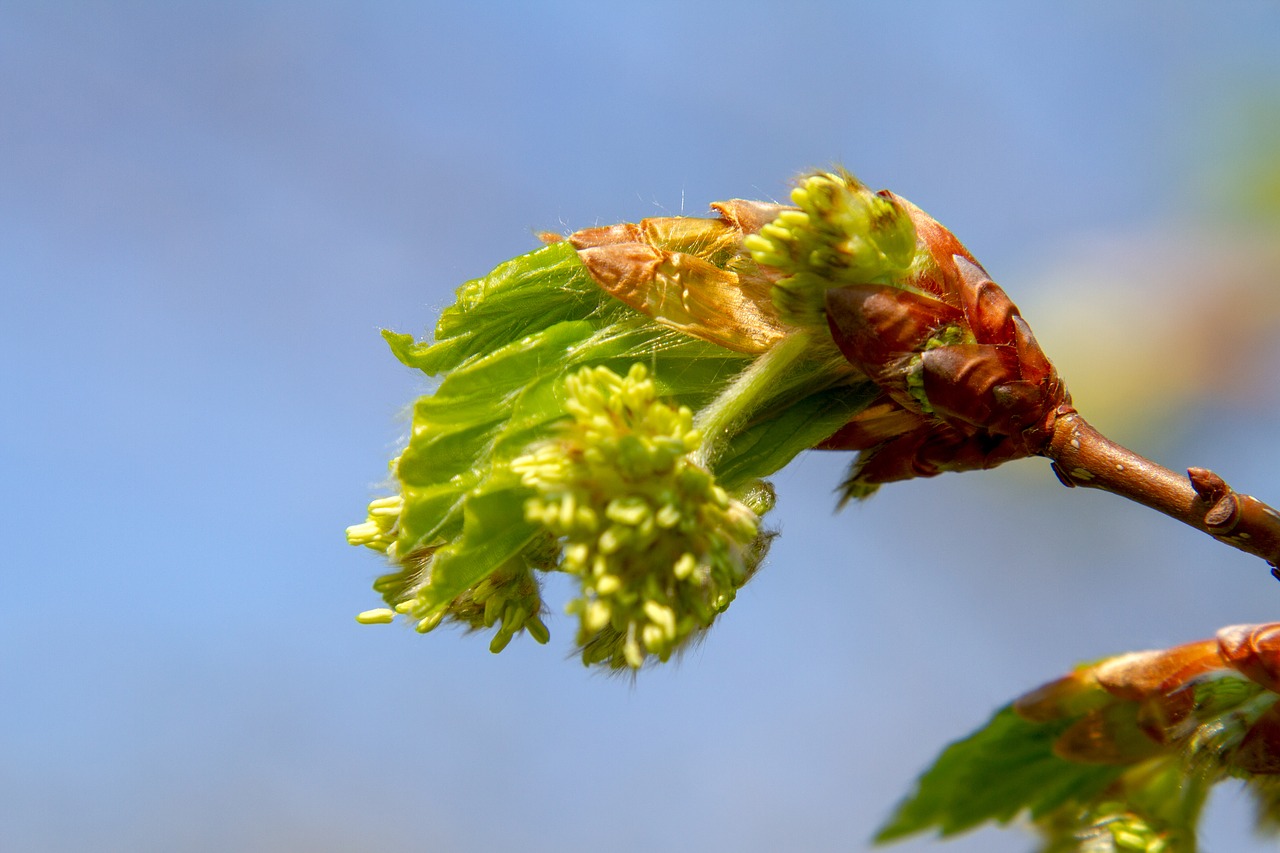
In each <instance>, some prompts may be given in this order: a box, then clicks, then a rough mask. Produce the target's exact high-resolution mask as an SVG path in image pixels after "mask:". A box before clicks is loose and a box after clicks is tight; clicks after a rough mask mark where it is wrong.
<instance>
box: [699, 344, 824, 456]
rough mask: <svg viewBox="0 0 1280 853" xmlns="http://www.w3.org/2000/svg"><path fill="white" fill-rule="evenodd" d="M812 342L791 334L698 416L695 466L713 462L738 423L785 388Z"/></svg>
mask: <svg viewBox="0 0 1280 853" xmlns="http://www.w3.org/2000/svg"><path fill="white" fill-rule="evenodd" d="M811 341H812V337H811V335H810V334H809V332H807V331H805V330H803V329H797V330H795V331H793V332H791V333H790V334H788V335H787V336H786V337H785V338H783V339H782V340H781V341H779V342H778V343H776V344H774V345H773V347H771V348H770V349H769V351H768V352H766V353H764V354H763V355H761V356H760V357H759V358H757V359H756V360H755V361H754V362H752V363H751V366H750V367H748V368H747V369H746V370H744V371H742V373H740V374H739V375H738V377H737V378H736V379H734V380H733V382H731V383H729V387H728V388H725V389H724V391H722V392H721V393H720V396H718V397H716V399H715V400H713V401H712V402H711V405H709V406H707V407H706V408H705V409H703V410H702V411H701V412H699V413H698V416H697V419H696V420H695V421H694V426H696V427H697V428H698V429H699V430H701V431H702V446H701V447H699V448H698V449H697V451H696V452H695V454H694V458H695V460H696V461H697V462H698V464H700V465H704V466H705V465H707V464H709V463H710V462H712V461H714V459H715V458H716V456H717V455H718V454H719V453H720V451H721V450H722V449H723V447H724V443H725V441H726V440H727V439H728V438H730V437H731V436H732V434H733V428H734V427H735V426H736V425H737V424H738V422H739V421H741V420H742V419H743V418H745V417H747V416H748V415H750V414H751V413H752V412H753V411H755V410H756V409H758V408H759V407H760V406H761V404H763V403H765V402H766V401H767V400H769V399H770V398H771V397H773V396H775V395H776V394H777V393H778V392H779V391H780V390H782V389H785V388H786V387H787V385H786V382H785V376H786V374H787V373H788V372H789V371H791V370H792V369H793V368H794V366H795V364H796V362H797V361H798V360H799V359H800V358H801V356H803V355H805V354H806V353H807V352H808V350H809V344H810V342H811Z"/></svg>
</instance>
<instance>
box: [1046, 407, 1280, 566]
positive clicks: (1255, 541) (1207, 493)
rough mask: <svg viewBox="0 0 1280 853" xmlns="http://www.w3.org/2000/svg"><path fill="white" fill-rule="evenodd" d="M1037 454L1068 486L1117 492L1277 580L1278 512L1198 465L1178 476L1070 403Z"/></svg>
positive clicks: (1279, 552)
mask: <svg viewBox="0 0 1280 853" xmlns="http://www.w3.org/2000/svg"><path fill="white" fill-rule="evenodd" d="M1042 455H1044V456H1047V457H1049V459H1051V460H1053V471H1054V473H1055V474H1057V475H1058V479H1059V480H1061V481H1062V484H1063V485H1065V486H1068V487H1074V486H1084V487H1086V488H1090V489H1102V490H1103V491H1106V492H1111V493H1112V494H1116V495H1120V496H1121V497H1125V498H1128V499H1129V500H1131V501H1137V502H1138V503H1140V504H1142V505H1143V506H1147V507H1150V508H1151V509H1154V510H1156V511H1157V512H1162V513H1164V514H1165V515H1167V516H1170V517H1171V518H1176V519H1178V520H1179V521H1181V522H1183V523H1184V524H1189V525H1191V526H1192V527H1194V528H1196V529H1197V530H1200V531H1203V532H1204V533H1208V534H1209V535H1210V536H1212V537H1213V538H1214V539H1217V540H1218V541H1219V542H1223V543H1225V544H1227V545H1230V546H1231V547H1233V548H1239V549H1240V550H1241V551H1244V552H1245V553H1246V554H1253V555H1254V556H1257V557H1261V558H1262V559H1264V560H1266V561H1267V562H1268V563H1270V564H1271V567H1272V569H1271V573H1272V574H1273V575H1275V576H1276V578H1277V579H1280V569H1278V568H1277V563H1280V512H1276V510H1274V509H1272V508H1271V507H1269V506H1267V505H1266V504H1264V503H1263V502H1262V501H1260V500H1258V499H1257V498H1254V497H1251V496H1249V495H1243V494H1240V493H1239V492H1237V491H1235V490H1234V489H1232V488H1231V487H1230V486H1228V485H1227V484H1226V483H1225V482H1224V481H1223V479H1222V478H1221V477H1219V476H1218V475H1217V474H1215V473H1213V472H1212V471H1209V470H1207V469H1204V468H1189V469H1187V476H1186V477H1183V476H1181V475H1179V474H1176V473H1174V472H1173V471H1170V470H1169V469H1168V468H1165V467H1162V466H1160V465H1157V464H1156V463H1154V462H1152V461H1151V460H1149V459H1144V458H1143V457H1141V456H1139V455H1138V454H1136V453H1134V452H1133V451H1132V450H1129V449H1127V448H1124V447H1121V446H1120V445H1118V444H1116V443H1115V442H1114V441H1111V440H1110V439H1108V438H1107V437H1106V436H1104V435H1102V433H1100V432H1098V431H1097V430H1096V429H1094V428H1093V427H1092V426H1090V425H1089V424H1088V422H1086V421H1085V419H1084V418H1082V417H1080V415H1079V414H1078V413H1077V412H1076V411H1075V409H1073V408H1071V407H1070V406H1063V407H1060V409H1059V410H1058V417H1057V419H1056V420H1055V422H1054V425H1053V431H1052V434H1051V436H1050V438H1049V443H1048V445H1047V446H1046V447H1045V449H1044V450H1043V451H1042Z"/></svg>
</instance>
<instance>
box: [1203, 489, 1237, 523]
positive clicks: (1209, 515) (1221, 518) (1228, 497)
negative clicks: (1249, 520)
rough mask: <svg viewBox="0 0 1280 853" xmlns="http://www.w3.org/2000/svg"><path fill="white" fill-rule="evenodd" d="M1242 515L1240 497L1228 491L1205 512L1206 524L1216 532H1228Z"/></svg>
mask: <svg viewBox="0 0 1280 853" xmlns="http://www.w3.org/2000/svg"><path fill="white" fill-rule="evenodd" d="M1239 515H1240V499H1239V498H1237V497H1236V493H1235V492H1231V491H1228V492H1227V493H1226V494H1225V495H1223V496H1222V497H1221V498H1219V499H1218V500H1217V501H1216V502H1215V503H1214V505H1213V507H1212V508H1210V510H1209V511H1208V512H1206V513H1205V514H1204V525H1205V527H1208V528H1210V530H1211V531H1212V532H1214V533H1226V532H1228V531H1230V530H1231V528H1232V527H1234V526H1235V523H1236V519H1237V518H1238V517H1239Z"/></svg>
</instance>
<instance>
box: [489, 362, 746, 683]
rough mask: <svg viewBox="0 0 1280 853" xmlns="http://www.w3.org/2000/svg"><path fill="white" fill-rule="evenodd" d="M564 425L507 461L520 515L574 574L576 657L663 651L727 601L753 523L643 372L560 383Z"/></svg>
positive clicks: (633, 662)
mask: <svg viewBox="0 0 1280 853" xmlns="http://www.w3.org/2000/svg"><path fill="white" fill-rule="evenodd" d="M564 408H565V411H566V412H568V413H569V415H570V420H569V421H568V422H566V424H565V425H564V427H563V428H562V430H561V433H560V435H559V436H558V437H556V438H555V439H552V440H550V441H547V442H545V443H543V444H541V445H540V446H538V447H536V448H534V449H532V450H531V451H530V452H529V453H527V454H525V455H524V456H521V457H519V458H517V459H516V460H514V461H513V462H512V465H511V467H512V470H513V471H515V472H516V473H517V474H519V475H520V477H521V481H522V482H523V483H524V484H525V485H526V486H529V487H531V488H532V489H533V490H534V491H535V495H534V496H533V497H531V498H529V499H528V500H527V501H526V503H525V517H526V519H527V520H529V521H533V522H536V523H538V524H539V525H541V526H542V527H543V528H545V529H546V530H547V531H549V532H550V533H551V534H552V535H554V536H556V537H559V538H561V539H562V541H563V543H564V552H563V561H562V563H561V565H560V568H561V569H563V570H564V571H566V572H569V573H572V574H574V575H577V576H578V577H579V578H580V579H581V581H582V597H581V598H580V599H577V600H575V601H574V602H572V603H571V604H570V605H569V608H568V609H569V611H570V612H571V613H576V614H577V615H578V618H579V631H578V642H579V643H580V644H581V645H582V646H583V650H584V651H583V660H584V662H586V663H593V662H598V661H599V662H607V663H608V664H609V665H610V666H612V667H615V668H620V667H631V668H633V669H634V668H637V667H639V666H641V665H642V664H643V663H644V661H645V660H646V659H647V658H648V657H649V656H650V655H652V656H656V657H657V658H658V659H660V660H666V659H667V658H669V657H670V656H671V654H672V652H673V651H675V650H676V649H677V648H679V647H680V646H681V645H682V644H683V643H684V642H685V641H687V640H688V639H689V638H690V636H692V635H693V634H694V633H696V632H697V631H699V630H701V629H703V628H706V627H707V626H709V625H710V624H711V623H712V622H713V621H714V620H715V618H716V616H717V614H719V613H720V612H721V611H722V610H724V608H725V607H727V606H728V605H729V602H731V601H732V600H733V598H734V595H735V594H736V592H737V590H738V588H739V587H740V586H741V585H742V584H743V583H744V582H745V581H746V580H747V578H748V577H749V576H750V575H751V573H752V571H754V569H755V567H756V565H757V564H758V562H759V560H760V558H761V556H762V552H763V547H762V542H763V540H762V538H761V536H760V530H759V523H758V522H759V519H758V516H757V514H756V513H755V512H753V511H752V509H750V508H748V506H747V505H746V504H744V503H743V502H742V501H740V500H736V499H734V498H732V497H730V496H729V495H728V493H726V492H725V490H724V489H723V488H721V487H720V486H719V485H717V484H716V481H715V478H714V477H713V476H712V475H711V473H710V472H708V471H707V470H706V469H705V468H703V467H701V466H700V465H697V464H695V463H694V462H693V460H692V459H691V458H690V454H692V453H693V452H694V451H696V450H697V449H698V447H699V445H700V443H701V439H702V437H701V435H700V434H699V432H698V431H697V430H696V429H694V427H693V413H692V412H691V411H690V410H689V409H688V408H686V407H679V408H676V407H673V406H670V405H667V404H666V403H664V402H663V401H661V400H660V399H658V396H657V392H656V390H655V387H654V383H653V381H652V379H650V378H649V376H648V371H647V370H646V369H645V367H644V366H643V365H641V364H634V365H632V366H631V369H630V370H629V371H628V373H627V375H626V376H625V377H622V376H619V375H617V374H616V373H614V372H613V371H611V370H609V369H608V368H606V367H595V368H584V369H583V370H581V371H579V372H577V373H576V374H572V375H570V376H568V377H566V378H565V381H564Z"/></svg>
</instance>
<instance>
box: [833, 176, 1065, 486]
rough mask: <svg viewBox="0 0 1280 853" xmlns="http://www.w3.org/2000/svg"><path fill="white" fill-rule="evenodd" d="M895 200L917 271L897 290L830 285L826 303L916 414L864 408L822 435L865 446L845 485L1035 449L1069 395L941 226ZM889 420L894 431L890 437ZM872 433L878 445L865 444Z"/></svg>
mask: <svg viewBox="0 0 1280 853" xmlns="http://www.w3.org/2000/svg"><path fill="white" fill-rule="evenodd" d="M890 196H891V194H890ZM891 197H893V198H895V199H897V197H896V196H891ZM897 200H898V201H899V202H900V203H901V204H902V206H903V209H905V210H906V211H907V212H908V214H909V215H910V217H911V220H912V222H913V224H914V225H915V228H916V235H917V241H918V247H919V249H922V250H923V251H924V255H925V259H924V261H922V262H918V263H917V264H916V268H917V272H916V273H915V274H914V275H913V276H912V277H911V278H910V279H909V280H907V281H904V282H902V283H901V284H900V286H884V285H871V284H868V285H851V286H846V287H839V288H833V289H831V290H829V291H828V292H827V294H826V299H825V307H826V312H827V323H828V325H829V327H830V329H831V335H832V338H833V339H834V340H835V342H836V345H837V346H838V347H839V348H840V352H841V353H842V354H843V355H844V356H845V358H846V359H848V360H849V362H850V363H851V364H853V365H854V366H855V367H858V368H859V369H860V370H862V371H863V372H865V373H866V374H867V375H868V376H869V377H871V379H872V380H874V381H875V382H876V383H877V384H878V385H880V387H881V388H882V389H883V390H884V392H885V395H886V396H887V397H888V398H889V400H891V401H892V402H893V403H895V404H897V405H899V406H901V407H902V408H903V409H904V410H905V411H906V412H910V413H912V414H915V415H917V418H916V419H912V418H908V417H900V418H897V419H893V418H890V417H889V416H888V415H887V413H886V412H884V411H883V410H880V411H873V410H868V411H866V412H863V413H861V414H859V415H858V416H857V417H855V418H854V419H853V421H851V423H850V424H849V425H848V426H846V427H845V428H844V429H842V430H840V431H838V432H837V433H836V434H835V435H833V436H832V437H831V438H830V439H828V440H827V441H826V442H825V443H824V445H823V446H824V447H827V448H831V449H849V450H861V451H863V452H862V454H861V455H860V456H859V458H858V461H857V462H856V463H855V465H854V469H853V471H852V472H851V474H850V478H849V480H848V483H847V485H848V486H849V487H850V489H851V491H852V489H853V488H854V487H857V486H868V485H874V484H877V483H885V482H891V481H893V480H902V479H909V478H911V477H929V476H933V475H935V474H939V473H941V472H943V471H963V470H972V469H976V468H990V467H993V466H995V465H998V464H1000V463H1002V462H1006V461H1008V460H1010V459H1018V458H1021V457H1025V456H1031V455H1034V454H1036V453H1038V452H1040V451H1041V450H1042V449H1043V447H1044V446H1045V445H1046V444H1047V442H1048V440H1049V436H1050V434H1051V429H1052V424H1053V421H1054V419H1055V417H1056V414H1055V413H1056V410H1057V409H1058V407H1059V406H1061V405H1065V404H1067V403H1069V401H1070V397H1069V396H1068V395H1067V392H1066V388H1065V386H1064V385H1063V384H1062V381H1061V380H1060V379H1059V378H1058V375H1057V372H1056V371H1055V370H1054V368H1053V365H1052V363H1050V361H1049V359H1048V358H1047V357H1046V356H1045V354H1044V352H1043V351H1042V350H1041V349H1040V347H1039V345H1038V344H1037V343H1036V340H1035V337H1034V335H1032V334H1031V329H1030V327H1029V326H1028V325H1027V323H1026V321H1024V320H1023V319H1022V317H1021V316H1020V315H1019V313H1018V309H1017V307H1016V306H1015V305H1014V304H1013V302H1012V300H1010V299H1009V297H1008V295H1006V294H1005V292H1004V291H1003V290H1002V289H1001V288H1000V287H999V285H997V284H996V283H995V282H993V281H992V280H991V279H990V277H988V276H987V274H986V272H985V271H984V270H983V269H982V267H981V266H979V265H978V263H977V262H976V261H975V260H974V259H973V256H972V255H971V254H969V252H968V250H967V249H965V248H964V246H963V245H961V243H960V241H959V240H957V239H956V238H955V236H954V235H953V234H952V233H951V232H950V231H948V230H947V229H946V228H944V227H943V226H942V225H940V224H938V222H936V221H935V220H934V219H933V218H932V217H930V216H929V215H928V214H927V213H925V212H924V211H922V210H920V208H918V207H916V206H915V205H913V204H911V203H910V202H907V201H905V200H903V199H897ZM890 426H897V427H899V428H901V430H902V432H900V433H899V434H897V435H891V434H889V427H890ZM873 436H879V437H881V438H882V442H881V443H880V444H878V445H872V444H870V443H869V442H870V439H871V437H873Z"/></svg>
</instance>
